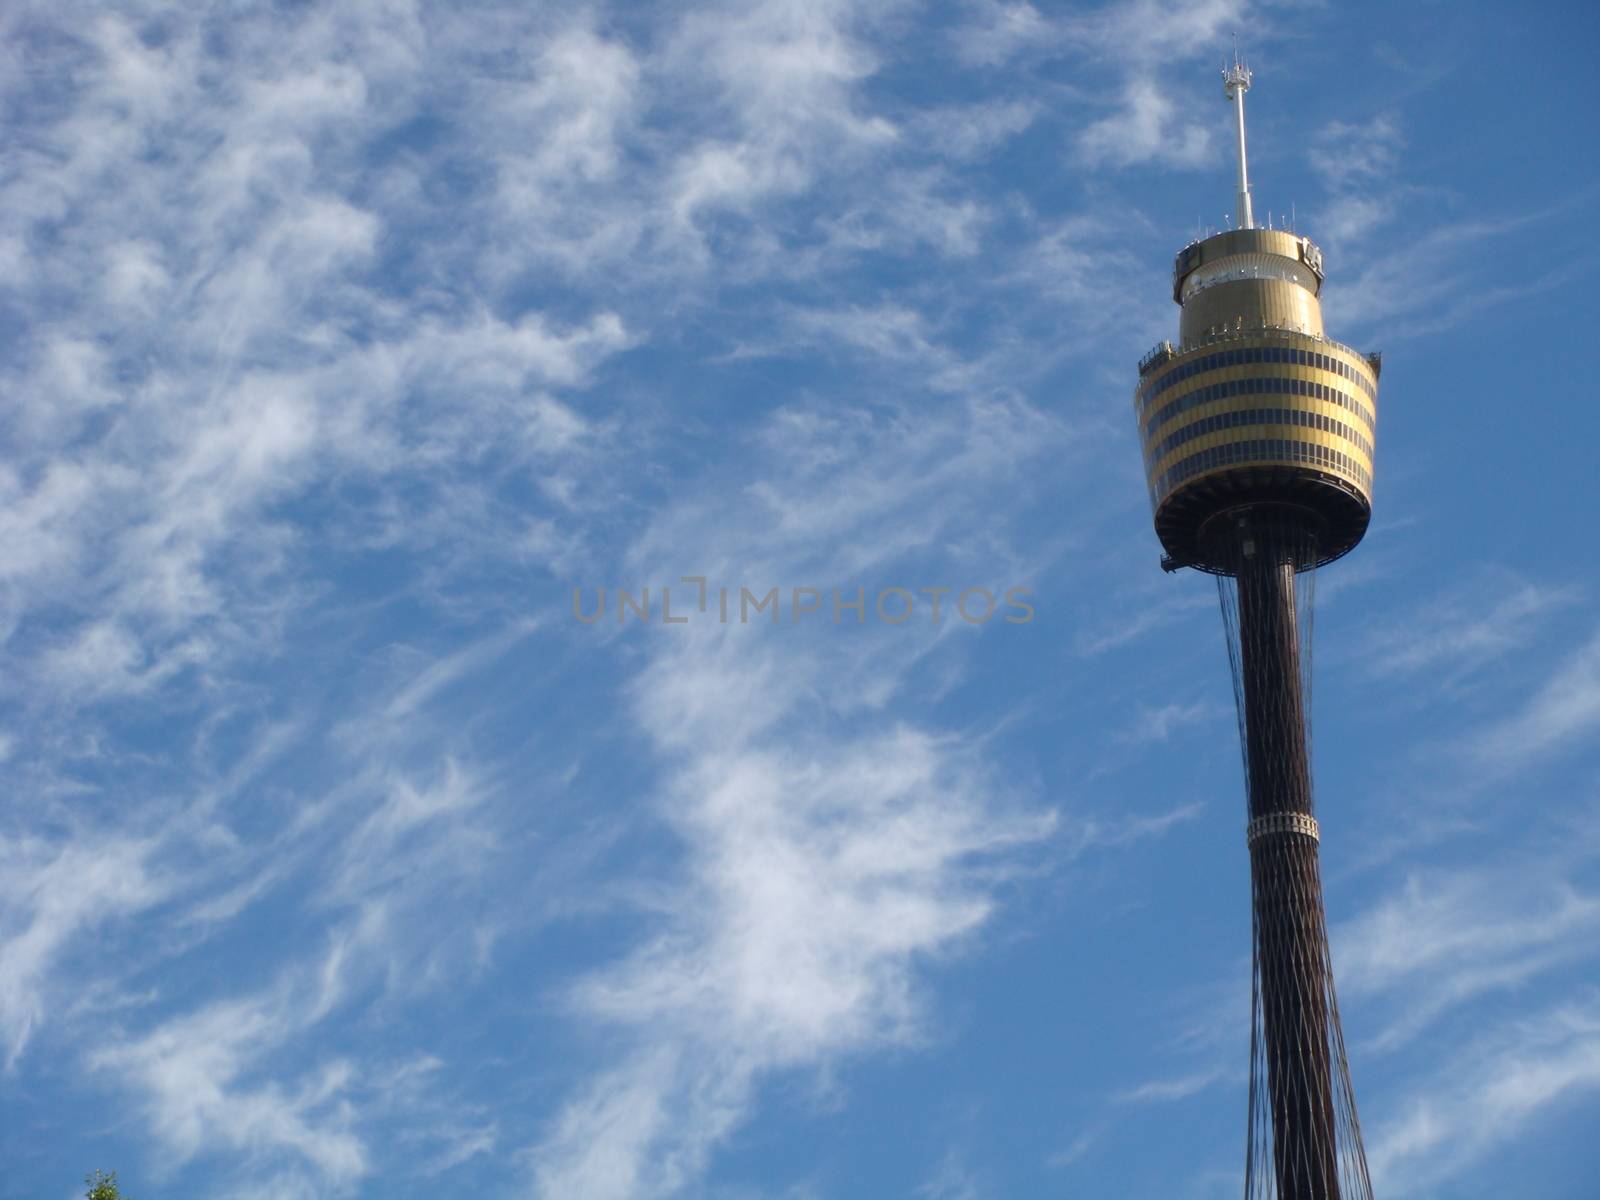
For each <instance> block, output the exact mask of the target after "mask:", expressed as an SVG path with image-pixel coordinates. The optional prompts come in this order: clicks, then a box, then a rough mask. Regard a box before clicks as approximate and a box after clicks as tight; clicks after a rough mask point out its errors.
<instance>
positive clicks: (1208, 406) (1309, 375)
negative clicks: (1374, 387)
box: [1140, 367, 1378, 445]
mask: <svg viewBox="0 0 1600 1200" xmlns="http://www.w3.org/2000/svg"><path fill="white" fill-rule="evenodd" d="M1245 379H1289V380H1294V381H1296V382H1299V383H1312V384H1320V385H1321V386H1322V387H1324V388H1326V389H1327V390H1328V391H1330V392H1333V393H1336V394H1337V395H1339V396H1341V397H1342V398H1344V399H1346V400H1349V401H1351V402H1352V403H1353V404H1354V405H1355V408H1354V409H1351V408H1347V407H1346V406H1345V405H1343V404H1340V403H1339V401H1338V400H1324V399H1323V398H1322V397H1320V396H1305V395H1301V394H1300V393H1298V392H1288V391H1284V392H1250V393H1245V394H1243V395H1234V396H1222V397H1218V398H1217V399H1215V400H1202V401H1201V402H1200V403H1199V404H1196V405H1194V407H1192V408H1178V407H1177V405H1176V402H1177V401H1180V400H1186V399H1188V398H1189V397H1190V396H1193V395H1195V394H1196V393H1198V392H1201V391H1204V390H1205V389H1206V388H1208V387H1214V386H1215V385H1217V384H1222V383H1234V382H1239V381H1243V380H1245ZM1238 401H1245V403H1244V404H1243V405H1241V407H1244V408H1261V407H1263V406H1264V405H1265V404H1267V403H1268V402H1270V403H1271V404H1272V405H1273V406H1275V407H1277V408H1300V407H1303V406H1306V405H1312V404H1315V405H1326V406H1327V407H1329V408H1331V409H1336V410H1338V411H1339V412H1341V413H1343V414H1344V423H1345V424H1347V425H1354V426H1363V427H1365V428H1366V431H1367V433H1368V434H1369V435H1376V433H1377V430H1378V414H1377V413H1376V412H1375V411H1374V410H1373V406H1372V403H1371V401H1369V400H1368V399H1367V397H1366V396H1365V395H1363V394H1362V393H1361V392H1360V391H1359V390H1358V389H1356V388H1353V387H1351V386H1350V381H1349V380H1348V379H1345V378H1343V377H1342V376H1339V375H1335V374H1334V373H1333V372H1332V371H1321V370H1318V369H1317V368H1316V367H1284V368H1282V370H1281V371H1276V372H1274V373H1273V374H1272V375H1263V374H1262V373H1261V371H1260V370H1259V369H1257V368H1252V367H1224V368H1222V370H1221V371H1208V372H1206V374H1205V375H1203V376H1201V382H1200V383H1199V384H1197V385H1196V386H1194V387H1187V386H1186V387H1183V388H1181V389H1180V388H1173V389H1172V390H1171V391H1166V392H1163V393H1161V403H1160V404H1158V405H1156V406H1155V407H1154V408H1153V409H1152V410H1151V411H1149V412H1147V413H1143V414H1141V416H1142V418H1143V420H1142V421H1141V424H1140V435H1141V438H1140V440H1141V441H1143V442H1145V443H1146V444H1147V445H1150V444H1154V443H1156V442H1159V441H1160V440H1161V439H1162V438H1164V437H1166V436H1167V434H1169V433H1171V432H1172V431H1173V430H1174V429H1180V428H1182V427H1183V426H1185V425H1187V424H1189V423H1190V422H1191V421H1192V420H1193V419H1194V418H1195V416H1196V415H1197V414H1201V413H1204V414H1206V415H1210V414H1214V413H1219V412H1231V411H1232V409H1230V408H1228V407H1226V406H1227V405H1230V404H1235V403H1236V402H1238ZM1252 402H1253V403H1252ZM1174 409H1176V411H1174ZM1317 411H1321V409H1318V410H1317ZM1163 412H1168V413H1171V415H1170V416H1168V417H1166V419H1165V420H1163V421H1162V422H1161V424H1159V425H1157V426H1156V427H1155V428H1154V429H1148V430H1147V426H1148V424H1149V422H1150V421H1151V420H1152V419H1154V418H1155V417H1157V416H1159V415H1160V414H1161V413H1163Z"/></svg>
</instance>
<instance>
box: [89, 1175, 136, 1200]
mask: <svg viewBox="0 0 1600 1200" xmlns="http://www.w3.org/2000/svg"><path fill="white" fill-rule="evenodd" d="M83 1181H84V1182H85V1183H86V1184H88V1185H89V1190H88V1191H87V1192H85V1193H84V1197H85V1200H133V1197H132V1196H124V1195H123V1194H122V1193H121V1192H119V1191H118V1190H117V1173H116V1172H115V1171H112V1172H111V1173H110V1174H107V1173H106V1172H104V1171H96V1172H95V1173H94V1174H93V1175H87V1176H85V1177H84V1180H83Z"/></svg>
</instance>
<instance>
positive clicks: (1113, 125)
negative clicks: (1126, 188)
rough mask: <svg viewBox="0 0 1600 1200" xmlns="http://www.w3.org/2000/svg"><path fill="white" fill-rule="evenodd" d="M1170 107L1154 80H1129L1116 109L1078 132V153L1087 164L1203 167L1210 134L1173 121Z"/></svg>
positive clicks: (1206, 157) (1206, 160)
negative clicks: (1154, 163) (1155, 163)
mask: <svg viewBox="0 0 1600 1200" xmlns="http://www.w3.org/2000/svg"><path fill="white" fill-rule="evenodd" d="M1176 111H1177V106H1176V104H1174V102H1173V101H1172V100H1171V99H1170V98H1169V97H1167V96H1166V95H1164V94H1163V93H1162V92H1161V90H1160V88H1159V87H1158V86H1157V85H1156V83H1155V81H1154V80H1151V79H1134V80H1132V81H1130V82H1129V83H1128V84H1127V86H1126V87H1125V88H1124V89H1123V92H1122V97H1121V107H1120V108H1119V109H1118V111H1116V112H1115V113H1113V114H1111V115H1110V116H1108V117H1103V118H1102V119H1100V120H1099V121H1096V122H1095V123H1094V124H1092V125H1090V126H1089V127H1088V128H1087V129H1085V130H1084V131H1083V132H1082V133H1081V134H1079V135H1078V153H1079V155H1080V156H1081V157H1082V158H1083V159H1084V161H1086V162H1087V163H1089V164H1090V165H1099V164H1101V163H1109V164H1111V165H1112V166H1118V167H1129V166H1134V165H1137V164H1140V163H1148V162H1161V163H1163V164H1164V165H1166V166H1172V167H1198V166H1203V165H1205V164H1206V163H1207V162H1208V161H1209V159H1210V157H1211V137H1210V133H1209V132H1208V130H1207V129H1206V128H1205V126H1203V125H1196V124H1193V123H1189V122H1184V121H1182V120H1179V119H1177V117H1176V115H1175V114H1176Z"/></svg>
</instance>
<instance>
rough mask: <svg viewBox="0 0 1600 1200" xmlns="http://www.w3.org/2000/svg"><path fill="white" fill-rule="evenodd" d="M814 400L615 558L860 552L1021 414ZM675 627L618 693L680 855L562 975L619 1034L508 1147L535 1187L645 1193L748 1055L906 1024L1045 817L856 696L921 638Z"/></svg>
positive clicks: (706, 562) (668, 570) (734, 1094)
mask: <svg viewBox="0 0 1600 1200" xmlns="http://www.w3.org/2000/svg"><path fill="white" fill-rule="evenodd" d="M894 357H895V356H894V355H893V353H892V352H891V354H890V358H891V359H893V358H894ZM1014 415H1023V414H1014ZM830 416H831V414H829V413H827V412H826V411H823V412H817V411H814V410H810V409H806V410H786V411H784V412H781V413H779V414H778V415H777V416H776V417H775V418H774V419H773V421H772V422H771V423H770V424H769V425H768V427H767V429H766V431H765V432H766V439H765V440H763V441H762V442H760V443H758V445H759V447H760V449H761V452H762V453H761V455H760V457H759V458H758V460H757V461H754V462H752V463H750V464H749V472H750V473H749V475H748V476H747V478H749V479H759V480H760V481H761V482H760V483H759V485H755V484H747V485H746V486H745V487H743V488H740V489H738V490H740V491H743V492H744V493H745V494H747V495H752V496H758V497H759V504H757V505H755V506H751V507H748V508H746V509H745V510H743V511H740V510H732V511H730V509H729V508H728V507H727V506H726V505H725V504H714V505H706V504H704V503H702V498H700V497H696V496H694V495H689V496H685V497H684V498H683V499H682V501H681V502H680V504H679V505H678V506H677V508H676V509H672V510H668V511H666V512H663V513H662V514H661V515H660V517H659V518H658V521H657V523H656V528H654V529H653V530H651V531H650V533H649V534H647V535H646V536H645V537H644V538H642V539H641V540H640V542H639V544H638V545H637V547H636V548H635V552H634V561H635V562H636V563H637V564H639V565H640V566H641V568H642V569H644V570H645V571H646V573H647V574H649V575H650V576H651V577H660V578H675V577H676V576H677V575H678V574H682V573H687V572H688V571H689V570H690V569H693V570H694V571H695V572H699V571H702V570H703V571H705V572H707V573H708V574H711V573H717V572H723V571H724V568H727V569H728V570H729V571H731V570H733V569H737V570H738V571H739V573H741V574H747V577H755V576H756V575H758V574H759V575H760V576H761V577H762V578H767V577H770V578H771V579H773V580H788V579H793V580H795V581H800V580H802V579H804V580H807V581H814V582H815V583H818V584H827V583H830V582H831V581H833V580H836V579H838V578H840V576H841V575H844V574H855V573H860V572H864V571H867V572H869V571H872V570H883V569H886V568H887V567H889V566H890V565H892V564H893V563H895V562H896V561H897V560H898V559H899V558H900V557H901V556H902V555H903V554H904V552H905V549H906V547H907V546H915V545H917V544H919V543H920V542H921V541H922V540H924V539H925V538H927V537H931V536H935V534H936V531H941V530H943V531H944V536H949V535H950V527H951V526H963V525H965V524H966V523H967V522H968V521H970V520H974V519H977V518H975V516H974V508H975V506H966V505H961V504H956V503H952V502H951V500H952V497H951V495H950V493H952V492H953V493H955V494H956V495H962V494H965V495H968V496H971V495H972V493H973V492H974V491H975V490H976V491H977V492H978V493H979V494H982V495H990V494H992V493H990V492H989V491H988V488H989V487H990V486H991V481H998V480H999V479H1002V478H1005V477H1006V476H1007V474H1008V470H1009V467H1010V465H1011V464H1012V462H1013V461H1014V456H1015V455H1016V454H1018V453H1025V452H1027V448H1030V447H1029V442H1028V439H1030V438H1032V439H1035V442H1034V444H1033V445H1032V446H1031V449H1033V450H1035V451H1036V450H1038V449H1039V448H1040V447H1041V443H1039V442H1038V441H1037V439H1038V437H1039V435H1040V433H1041V432H1043V430H1033V429H1031V428H1030V422H1029V421H1027V420H1021V421H1019V420H1009V421H995V420H992V419H990V417H989V416H988V415H987V414H986V410H985V408H984V406H975V405H971V404H963V403H959V402H952V403H951V404H950V406H949V407H948V408H947V409H946V410H945V411H944V412H942V413H940V412H938V411H934V410H925V411H924V413H923V417H922V420H921V421H920V422H919V424H918V425H917V426H916V427H910V426H902V425H901V424H899V423H898V422H884V423H874V422H872V421H870V420H865V421H863V420H861V419H860V418H859V417H858V418H856V419H854V420H852V419H851V418H850V416H849V415H848V414H842V413H841V414H838V415H837V416H836V417H834V418H833V419H830ZM1047 428H1048V427H1045V429H1047ZM978 429H981V430H982V431H984V436H982V437H980V438H977V439H976V440H975V439H973V438H972V436H971V434H972V433H973V432H975V431H976V430H978ZM841 435H843V436H841ZM813 451H814V452H813ZM952 454H953V455H954V456H955V457H954V458H952V457H951V455H952ZM939 494H944V495H945V496H946V499H945V501H944V502H943V503H940V504H938V505H930V504H928V503H927V501H928V498H929V497H930V496H933V495H939ZM769 514H770V515H769ZM913 514H915V520H916V521H918V522H920V523H921V524H922V525H923V526H924V527H925V528H924V530H922V531H921V532H919V531H918V530H917V529H916V528H914V527H912V528H908V526H907V522H908V519H911V518H912V515H913ZM995 518H996V514H995V513H994V512H993V511H989V512H986V513H984V514H983V519H984V520H985V521H986V523H988V524H990V525H992V524H993V522H994V521H995ZM880 526H881V527H882V531H883V532H882V533H880V532H879V529H880ZM890 530H893V533H892V534H889V531H890ZM886 534H887V535H888V536H885V535H886ZM673 560H677V561H679V562H681V563H682V564H683V566H682V567H681V568H677V569H674V568H673V567H671V566H670V565H669V564H670V563H671V562H672V561H673ZM723 577H724V578H726V577H727V575H726V574H724V575H723ZM713 583H715V579H713ZM677 632H678V634H679V636H676V637H672V638H669V639H666V640H664V641H662V642H661V643H659V644H658V645H656V646H655V647H653V648H652V652H651V656H650V661H649V662H648V664H647V665H646V666H645V667H644V668H643V670H642V671H641V672H640V673H639V675H638V677H637V678H636V680H635V683H634V687H633V689H632V707H633V711H634V713H635V714H636V716H637V719H638V720H639V722H640V725H641V727H642V729H643V730H644V731H645V732H646V733H647V734H648V735H649V736H650V737H651V738H652V739H653V741H654V742H655V743H656V745H657V748H658V750H659V752H660V753H661V754H662V756H663V757H664V759H665V760H666V761H667V762H668V763H669V764H670V771H669V774H668V777H667V782H666V784H665V787H664V791H663V793H662V794H661V795H660V796H659V797H658V801H657V804H658V811H659V814H660V816H661V818H662V819H664V820H665V821H666V823H667V824H668V826H669V827H670V828H671V829H672V830H673V831H674V832H675V833H676V835H677V836H678V838H679V839H680V840H681V843H682V846H683V850H684V859H683V862H682V864H681V873H679V874H677V875H676V877H675V878H674V880H673V882H672V883H671V885H670V887H669V888H668V890H667V892H666V896H665V897H663V896H661V895H660V894H657V895H656V896H655V898H654V900H653V906H654V907H655V908H656V909H657V910H658V911H661V912H662V914H663V915H662V917H661V919H660V924H659V928H658V930H657V932H656V933H655V934H654V936H652V937H651V938H650V939H649V940H648V941H646V942H645V943H644V944H643V945H642V946H641V947H640V948H638V949H637V950H636V951H635V952H633V953H631V954H629V955H627V956H626V957H624V958H623V959H622V960H621V961H619V962H617V963H615V964H614V965H612V966H610V967H608V968H604V969H602V970H600V971H598V972H597V973H595V974H593V975H592V976H591V977H589V978H588V979H587V980H586V981H585V982H584V983H583V984H582V985H581V986H580V987H579V988H578V989H577V990H576V992H575V994H574V1004H575V1008H576V1012H577V1013H578V1014H579V1015H580V1016H582V1017H584V1018H586V1019H587V1020H589V1021H593V1022H599V1023H602V1024H606V1025H611V1026H614V1027H617V1028H619V1029H621V1030H624V1031H626V1032H627V1033H628V1034H629V1035H630V1037H631V1040H632V1042H633V1044H634V1047H635V1048H634V1049H633V1050H632V1051H631V1052H629V1053H628V1054H627V1055H625V1056H624V1057H622V1058H621V1060H620V1061H619V1062H618V1063H616V1064H615V1065H613V1066H611V1067H609V1068H608V1069H606V1070H604V1071H602V1072H600V1073H599V1074H597V1075H596V1076H595V1078H594V1079H593V1080H592V1081H591V1082H590V1083H589V1085H588V1086H587V1087H585V1088H583V1089H581V1090H580V1092H579V1093H578V1094H577V1095H576V1096H575V1097H574V1098H572V1099H571V1100H570V1101H569V1102H568V1103H567V1105H566V1106H565V1107H564V1109H563V1110H562V1112H561V1114H560V1115H559V1116H558V1118H557V1119H556V1121H555V1122H554V1123H553V1125H552V1127H551V1128H550V1130H549V1131H548V1133H547V1135H546V1137H545V1138H544V1140H543V1141H542V1142H541V1143H540V1145H538V1146H537V1147H536V1148H535V1149H534V1150H533V1151H532V1161H533V1163H534V1164H535V1170H536V1178H537V1179H538V1187H539V1191H540V1194H541V1195H546V1196H551V1197H556V1196H568V1195H576V1194H583V1195H587V1196H593V1197H595V1200H606V1198H608V1197H610V1198H621V1197H634V1196H666V1195H670V1194H672V1193H674V1192H675V1191H678V1190H681V1189H683V1188H685V1187H688V1186H690V1185H691V1183H692V1181H693V1180H694V1179H696V1178H697V1177H698V1176H699V1175H700V1173H701V1172H702V1171H703V1170H704V1167H705V1164H706V1162H707V1160H708V1156H709V1155H710V1154H711V1152H712V1151H713V1149H714V1148H715V1147H716V1146H717V1145H719V1144H720V1143H721V1142H722V1141H723V1140H724V1139H725V1138H726V1137H727V1136H728V1134H729V1133H730V1132H731V1131H732V1129H733V1128H735V1127H736V1126H737V1125H738V1124H739V1123H740V1122H742V1121H743V1120H745V1119H746V1117H747V1116H748V1113H749V1110H750V1108H751V1106H752V1105H754V1104H755V1103H756V1102H757V1098H758V1095H759V1089H760V1087H761V1086H762V1084H763V1083H764V1082H765V1080H766V1079H767V1078H768V1077H770V1076H772V1075H773V1074H775V1073H778V1072H782V1071H789V1070H815V1069H817V1068H819V1067H823V1066H825V1065H826V1064H828V1063H830V1062H831V1061H833V1060H835V1059H837V1058H839V1057H840V1056H844V1055H850V1054H856V1053H861V1052H864V1051H867V1050H870V1049H872V1048H875V1047H880V1046H885V1045H904V1044H907V1043H909V1042H914V1041H916V1040H918V1039H919V1038H921V1037H923V1036H925V1034H926V1020H927V1015H926V1010H925V1007H924V1003H923V1000H922V996H921V987H920V986H919V976H920V974H921V971H922V969H923V968H924V966H925V965H926V964H929V963H931V962H933V961H935V960H937V959H939V958H941V957H944V956H946V955H948V954H950V953H952V952H953V951H955V950H957V949H959V948H961V947H962V946H964V945H965V944H966V943H967V942H968V940H969V939H970V938H971V936H972V935H973V934H974V932H975V931H976V930H977V929H978V928H980V927H981V926H982V924H983V923H984V922H985V921H986V920H988V918H989V917H990V915H991V913H992V912H993V909H994V906H995V897H994V893H993V887H994V883H995V881H996V879H998V878H1001V877H1003V876H1004V875H1005V874H1006V873H1007V872H1008V871H1009V870H1010V869H1012V863H1013V861H1014V858H1015V855H1016V853H1017V852H1018V850H1019V848H1021V847H1023V846H1024V845H1027V844H1029V843H1034V842H1037V841H1039V840H1040V839H1041V838H1043V837H1045V836H1046V835H1047V834H1048V832H1049V830H1050V829H1051V827H1052V821H1051V819H1050V818H1049V817H1048V816H1046V815H1042V814H1037V813H1030V812H1028V811H1027V810H1026V809H1025V808H1022V807H1019V806H1018V805H1017V804H1016V802H1015V801H1013V800H1010V799H1008V798H1007V796H1006V794H1005V790H1004V789H1003V788H1002V787H1001V786H1000V784H999V781H998V780H997V779H995V778H994V777H992V776H991V774H990V773H989V772H988V771H987V770H986V769H985V768H984V767H983V765H982V764H981V762H980V760H979V759H978V758H977V757H976V756H975V754H974V752H973V751H972V750H970V749H968V748H966V747H964V746H963V743H962V741H961V739H959V738H956V737H953V736H946V735H938V734H934V733H932V732H929V731H925V730H920V729H917V728H914V727H912V726H910V725H907V724H905V723H903V722H887V721H883V720H881V719H880V718H879V717H877V716H876V709H877V708H878V707H879V706H880V705H881V703H882V700H881V699H876V700H875V699H873V698H872V697H874V696H883V695H887V694H888V693H890V692H892V691H893V689H894V688H895V687H896V686H897V682H896V681H897V679H898V678H899V677H900V676H901V675H903V674H904V673H905V672H906V671H907V670H909V669H911V668H912V667H913V666H914V665H915V663H916V662H917V661H918V658H919V656H920V654H921V653H922V652H923V651H922V650H921V649H919V647H918V644H917V643H918V641H920V640H921V639H919V638H917V637H915V636H913V637H912V638H909V639H908V638H906V637H903V636H900V635H901V634H902V633H903V632H904V631H903V630H901V629H892V630H889V633H888V636H881V637H879V638H878V639H877V642H878V644H877V645H872V644H870V643H869V642H864V641H862V640H861V639H852V640H848V641H847V640H846V639H845V638H843V637H842V636H840V635H839V631H833V633H834V636H832V637H829V636H827V634H826V633H824V634H823V635H821V636H820V637H811V638H807V637H805V636H804V634H803V632H802V631H798V630H796V631H786V632H792V633H793V636H792V637H791V638H787V639H785V638H783V636H782V633H781V632H778V631H771V632H770V634H769V635H764V634H763V632H762V631H761V630H759V629H757V628H754V627H750V628H745V627H740V626H717V625H710V626H694V625H691V626H689V627H687V628H685V629H683V630H681V631H677ZM932 636H934V637H937V636H939V635H938V634H937V633H936V632H935V633H933V634H932ZM819 708H820V710H821V712H822V713H829V712H831V716H828V717H826V718H824V719H821V720H819V715H820V714H819V712H818V710H819Z"/></svg>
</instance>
